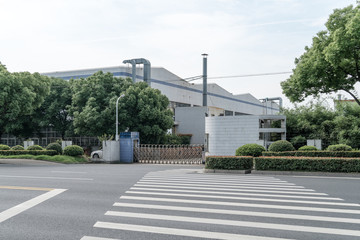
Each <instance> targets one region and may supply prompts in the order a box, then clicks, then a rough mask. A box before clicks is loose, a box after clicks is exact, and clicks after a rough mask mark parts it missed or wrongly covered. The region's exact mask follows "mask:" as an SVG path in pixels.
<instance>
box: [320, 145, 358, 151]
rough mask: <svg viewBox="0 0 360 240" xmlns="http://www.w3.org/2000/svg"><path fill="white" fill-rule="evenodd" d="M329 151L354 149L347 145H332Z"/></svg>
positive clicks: (328, 148)
mask: <svg viewBox="0 0 360 240" xmlns="http://www.w3.org/2000/svg"><path fill="white" fill-rule="evenodd" d="M326 150H327V151H335V152H338V151H352V148H351V147H350V146H349V145H346V144H336V145H330V146H328V147H327V149H326Z"/></svg>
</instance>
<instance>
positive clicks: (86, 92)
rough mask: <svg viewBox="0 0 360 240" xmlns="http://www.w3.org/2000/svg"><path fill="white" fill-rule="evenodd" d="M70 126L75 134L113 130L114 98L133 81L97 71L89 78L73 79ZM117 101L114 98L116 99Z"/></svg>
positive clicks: (91, 133)
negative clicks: (71, 121) (71, 122)
mask: <svg viewBox="0 0 360 240" xmlns="http://www.w3.org/2000/svg"><path fill="white" fill-rule="evenodd" d="M70 81H71V89H72V94H73V95H72V104H71V107H70V113H71V115H72V116H73V127H74V131H75V133H76V134H79V135H83V136H102V135H103V134H114V133H115V108H114V106H113V105H112V104H111V103H112V102H113V101H114V99H115V98H117V97H118V96H120V94H121V93H122V92H125V90H126V89H127V88H128V87H129V86H130V85H131V84H132V83H131V80H130V79H123V78H117V77H114V76H113V74H111V73H103V72H102V71H99V72H97V73H95V74H93V75H92V76H90V77H88V78H81V79H75V80H74V79H72V80H70ZM115 101H116V100H115Z"/></svg>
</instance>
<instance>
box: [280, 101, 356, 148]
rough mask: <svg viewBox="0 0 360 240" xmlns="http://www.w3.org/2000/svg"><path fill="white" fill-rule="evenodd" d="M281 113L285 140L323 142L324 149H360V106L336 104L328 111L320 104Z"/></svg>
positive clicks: (343, 103) (316, 103)
mask: <svg viewBox="0 0 360 240" xmlns="http://www.w3.org/2000/svg"><path fill="white" fill-rule="evenodd" d="M282 111H283V112H282V114H284V115H286V131H287V134H286V135H287V140H289V141H291V142H292V143H297V142H300V141H299V140H301V139H302V140H304V138H305V139H322V144H323V148H326V147H327V146H328V145H333V144H339V143H340V144H347V145H349V146H351V147H353V148H360V119H359V116H360V106H358V105H357V104H355V103H348V102H338V103H337V104H336V107H335V109H330V108H328V107H326V106H324V105H323V103H322V102H321V101H319V102H315V103H313V102H310V103H309V104H308V105H306V106H300V107H295V108H294V109H283V110H282ZM299 146H300V144H299Z"/></svg>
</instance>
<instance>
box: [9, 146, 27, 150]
mask: <svg viewBox="0 0 360 240" xmlns="http://www.w3.org/2000/svg"><path fill="white" fill-rule="evenodd" d="M11 150H25V148H24V147H23V146H21V145H16V146H13V147H11Z"/></svg>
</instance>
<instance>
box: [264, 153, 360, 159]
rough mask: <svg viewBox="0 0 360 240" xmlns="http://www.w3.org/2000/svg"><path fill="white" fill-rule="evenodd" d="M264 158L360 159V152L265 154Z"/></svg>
mask: <svg viewBox="0 0 360 240" xmlns="http://www.w3.org/2000/svg"><path fill="white" fill-rule="evenodd" d="M263 156H264V157H270V156H275V157H280V156H282V157H285V156H288V157H341V158H360V151H340V152H332V151H288V152H263Z"/></svg>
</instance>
